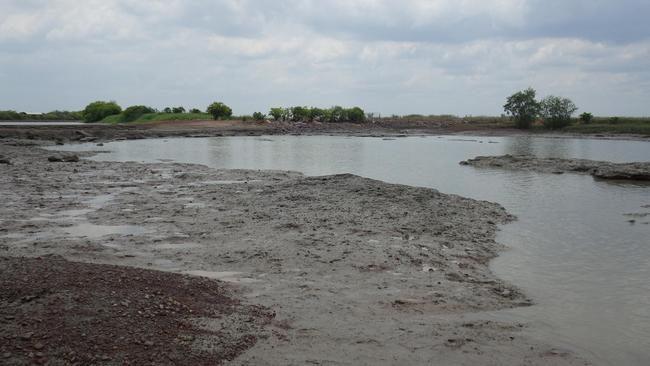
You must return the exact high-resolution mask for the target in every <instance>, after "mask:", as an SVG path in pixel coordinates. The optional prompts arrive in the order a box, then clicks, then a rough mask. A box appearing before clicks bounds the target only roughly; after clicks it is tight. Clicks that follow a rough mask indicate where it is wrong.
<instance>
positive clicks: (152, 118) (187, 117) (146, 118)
mask: <svg viewBox="0 0 650 366" xmlns="http://www.w3.org/2000/svg"><path fill="white" fill-rule="evenodd" d="M211 119H212V116H211V115H209V114H207V113H148V114H143V115H142V116H140V117H139V118H138V119H136V120H135V121H133V122H124V123H129V124H132V123H147V122H161V121H201V120H211ZM102 123H108V124H117V123H122V115H121V114H116V115H113V116H108V117H106V118H104V119H103V120H102Z"/></svg>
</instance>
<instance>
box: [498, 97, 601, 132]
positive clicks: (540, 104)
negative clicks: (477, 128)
mask: <svg viewBox="0 0 650 366" xmlns="http://www.w3.org/2000/svg"><path fill="white" fill-rule="evenodd" d="M536 95H537V92H536V91H535V89H533V88H528V89H525V90H522V91H518V92H516V93H514V94H513V95H511V96H509V97H508V99H507V100H506V104H505V105H504V106H503V109H504V111H505V112H506V113H507V114H508V115H510V116H511V118H512V119H513V120H514V122H515V126H516V127H517V128H521V129H529V128H531V127H532V126H533V124H534V123H535V122H536V121H537V120H538V119H540V118H541V121H542V124H543V126H544V127H546V128H549V129H560V128H564V127H567V126H568V125H570V124H571V118H572V116H573V114H574V113H575V112H576V111H577V110H578V107H576V105H575V103H573V101H572V100H571V99H569V98H564V97H558V96H555V95H549V96H547V97H545V98H543V99H542V100H539V101H538V100H537V99H536ZM593 117H594V116H593V115H592V114H591V113H587V112H585V113H583V114H581V115H580V120H581V121H582V122H583V123H585V124H588V123H591V121H592V120H593Z"/></svg>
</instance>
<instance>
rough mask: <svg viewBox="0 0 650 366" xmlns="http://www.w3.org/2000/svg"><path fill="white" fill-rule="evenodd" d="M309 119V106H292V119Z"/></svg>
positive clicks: (297, 120) (298, 120)
mask: <svg viewBox="0 0 650 366" xmlns="http://www.w3.org/2000/svg"><path fill="white" fill-rule="evenodd" d="M308 119H309V108H307V107H300V106H297V107H292V108H291V120H292V121H294V122H302V121H305V120H308Z"/></svg>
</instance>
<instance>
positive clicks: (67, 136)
mask: <svg viewBox="0 0 650 366" xmlns="http://www.w3.org/2000/svg"><path fill="white" fill-rule="evenodd" d="M449 134H460V135H475V136H522V135H523V136H535V137H548V138H593V139H617V140H618V139H623V140H641V141H650V135H639V134H607V133H593V134H581V133H575V132H572V133H568V132H566V133H562V132H550V131H537V130H535V131H522V130H517V129H513V128H507V127H505V126H500V125H493V124H470V123H462V122H459V121H454V122H417V121H408V120H407V121H379V122H375V123H372V122H367V123H317V122H315V123H294V122H271V121H266V122H242V121H235V120H231V121H164V122H153V123H137V124H115V125H111V124H82V125H64V126H35V125H22V126H17V125H14V126H2V125H0V138H18V139H32V140H49V141H56V142H58V143H65V142H94V141H96V142H104V141H112V140H127V139H144V138H160V137H218V136H245V135H250V136H260V135H346V136H375V137H388V136H391V137H395V136H409V135H449Z"/></svg>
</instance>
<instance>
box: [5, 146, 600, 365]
mask: <svg viewBox="0 0 650 366" xmlns="http://www.w3.org/2000/svg"><path fill="white" fill-rule="evenodd" d="M45 144H47V142H40V141H37V140H27V141H25V140H14V139H5V140H3V141H0V155H2V156H4V158H5V159H9V160H10V162H11V165H9V164H2V165H0V173H1V174H0V195H1V196H2V197H3V205H2V206H0V215H1V217H2V221H1V226H0V255H2V256H4V257H7V258H6V259H4V261H5V262H4V263H5V264H4V265H3V267H2V270H3V271H4V272H3V276H4V275H5V274H4V273H5V272H7V271H9V272H11V271H17V269H16V267H15V266H14V267H12V265H13V264H12V265H7V264H6V263H10V264H11V263H14V262H15V261H23V262H21V263H22V264H21V265H22V266H23V267H24V268H28V269H29V268H32V267H34V268H35V270H34V273H35V274H38V273H43V272H41V271H40V270H39V269H38V266H39V264H40V263H47V262H39V261H35V262H34V261H32V262H30V261H29V260H25V259H20V260H19V259H15V258H17V257H27V258H48V256H50V255H57V256H61V257H62V258H65V260H67V261H73V262H75V263H76V262H81V263H84V266H85V265H87V266H90V267H88V268H89V269H88V271H90V272H92V271H99V272H101V271H102V270H105V268H100V267H96V268H94V267H93V266H95V265H119V266H121V267H123V268H125V269H124V272H123V275H124V276H127V277H129V281H131V282H129V285H128V286H129V287H131V288H133V289H135V290H137V289H139V288H141V287H142V286H146V283H149V282H150V281H149V282H148V281H147V279H146V278H147V277H146V276H145V275H142V274H134V273H133V272H130V271H131V270H129V269H126V268H130V269H133V268H139V269H146V270H152V271H161V272H167V273H165V274H160V275H159V278H161V279H164V281H162V282H169V284H170V286H173V284H174V283H176V282H178V281H190V282H189V283H191V280H188V277H187V275H192V276H199V277H203V278H211V279H212V281H214V286H215V287H214V288H215V289H220V288H222V287H223V286H225V285H224V281H225V282H227V283H229V285H228V286H230V287H228V288H232V289H233V290H232V292H228V293H227V294H226V295H224V296H226V297H227V298H228V299H229V300H228V301H235V302H236V304H238V305H237V306H240V307H241V308H239V309H240V310H238V311H236V312H234V313H233V314H243V315H242V316H230V314H226V315H229V317H221V318H219V317H215V316H213V317H212V318H210V317H208V316H201V317H198V318H197V317H194V316H192V315H190V314H187V313H179V314H178V318H179V319H182V321H183V322H187V323H189V324H199V325H198V326H199V327H200V329H202V330H203V331H205V332H208V333H210V332H212V334H215V333H216V334H220V333H219V332H220V331H221V330H223V329H226V330H227V332H228V334H230V336H229V338H228V339H230V340H237V339H242V337H245V336H247V335H252V336H254V337H255V339H256V340H257V343H254V342H251V343H250V344H249V343H246V347H242V351H243V350H245V349H247V348H248V347H250V349H247V351H246V352H245V353H243V354H241V355H239V357H237V358H235V359H234V360H233V361H231V362H230V364H235V365H288V364H306V363H314V364H325V363H331V364H342V365H364V364H367V365H371V364H372V365H377V364H381V365H389V364H396V363H398V364H402V365H421V364H427V363H441V364H504V365H515V364H521V363H526V364H531V365H545V364H549V363H552V364H558V365H578V364H580V365H582V364H587V363H586V362H585V361H584V360H582V359H580V358H579V357H577V356H575V355H574V354H573V353H571V352H568V351H564V350H560V349H559V348H557V347H558V345H553V344H550V343H543V342H539V341H537V340H534V339H532V338H530V337H528V336H527V335H526V329H527V328H528V325H527V324H523V323H515V322H505V321H493V320H489V319H486V318H483V319H481V316H480V315H476V316H473V317H474V318H476V317H478V318H479V319H478V320H476V319H474V320H471V321H469V320H467V319H466V318H465V315H468V314H480V312H484V311H490V310H499V309H505V308H512V307H519V306H529V305H531V304H532V302H531V300H530V299H529V298H528V297H527V296H526V295H525V294H524V293H522V292H521V291H520V290H519V289H517V288H516V287H514V286H512V285H510V284H508V283H505V282H504V281H502V280H500V279H499V278H497V277H496V276H495V275H494V274H493V273H492V272H491V271H490V270H489V267H488V264H489V261H490V260H491V259H492V258H494V257H495V256H496V255H497V253H498V252H499V250H501V249H503V248H502V247H501V246H500V245H499V244H498V243H496V242H495V235H496V232H497V230H498V225H500V224H505V223H508V222H510V221H512V220H513V219H514V217H512V216H511V215H509V214H508V213H507V212H506V211H505V209H504V208H503V207H501V206H500V205H498V204H494V203H490V202H484V201H476V200H472V199H467V198H463V197H460V196H455V195H447V194H443V193H440V192H438V191H436V190H433V189H428V188H416V187H409V186H403V185H395V184H388V183H384V182H380V181H376V180H371V179H366V178H362V177H358V176H354V175H335V176H325V177H305V176H303V175H301V174H299V173H294V172H279V171H247V170H215V169H211V168H208V167H205V166H201V165H192V164H138V163H114V162H95V161H90V160H87V159H84V157H87V156H89V155H92V153H83V154H81V155H79V157H80V158H81V159H79V160H76V159H61V160H60V161H58V159H49V157H51V156H53V155H54V153H52V152H50V151H47V150H43V149H42V148H41V146H42V145H45ZM51 160H52V161H51ZM45 260H47V259H45ZM61 261H62V260H58V259H57V262H55V263H54V264H56V265H63V266H64V267H65V264H63V263H67V262H61ZM71 267H72V268H71V269H70V270H71V271H73V272H72V274H65V275H64V276H73V274H74V273H75V271H78V269H76V267H75V266H74V265H72V266H71ZM12 268H13V269H12ZM83 268H86V267H83ZM93 268H94V269H93ZM117 268H118V267H111V271H117V272H116V274H117V273H119V270H118V269H117ZM85 270H86V269H84V271H85ZM7 273H8V272H7ZM21 273H22V272H21ZM84 273H85V272H84ZM137 273H141V272H137ZM153 273H156V272H146V275H152V276H157V275H155V274H153ZM13 275H14V274H9V275H8V277H7V278H13V277H11V276H13ZM168 275H169V276H172V275H174V276H181V277H166V276H168ZM55 276H56V275H55ZM14 277H15V276H14ZM17 277H21V275H17ZM37 277H38V276H36V277H35V278H33V280H34V281H38V280H37ZM30 278H31V277H30ZM175 281H176V282H175ZM47 283H49V282H47V281H43V284H44V285H45V284H47ZM200 283H203V282H200ZM161 285H164V284H161ZM206 286H208V285H206ZM45 287H49V286H45ZM54 288H55V289H56V286H54ZM15 291H18V290H15ZM66 291H67V292H66V293H68V294H72V295H70V296H74V293H75V292H76V291H77V290H75V288H67V290H66ZM124 291H126V290H124ZM160 291H161V292H162V293H164V291H165V287H164V286H163V288H162V289H160ZM143 292H145V293H146V291H143ZM7 293H8V291H7V292H5V291H3V292H2V294H1V295H2V297H1V298H0V311H2V312H6V311H8V309H13V310H12V311H17V310H16V309H21V310H20V311H24V312H25V313H26V314H28V316H32V317H34V318H39V317H42V316H43V313H40V312H41V311H46V309H47V307H41V308H39V307H32V306H33V305H30V303H31V301H30V302H28V303H27V304H28V305H24V304H22V303H20V302H17V299H19V298H21V297H16V296H13V297H10V296H8V295H7ZM56 293H57V292H56V291H54V294H56ZM217 295H219V293H217ZM217 295H215V296H217ZM24 296H33V295H30V294H27V293H26V295H24ZM50 296H55V295H47V296H45V297H43V299H48V300H49V299H51V298H52V297H50ZM79 296H81V295H79ZM83 296H92V292H87V293H84V295H83ZM125 296H131V295H125ZM143 296H144V295H143ZM101 298H102V297H98V299H95V300H94V301H93V302H89V303H88V306H89V307H91V308H92V307H98V308H101V307H102V306H106V304H107V303H106V302H102V301H101ZM38 299H40V298H35V300H36V301H40V300H38ZM106 301H108V302H112V301H115V300H113V299H112V298H110V297H109V298H107V300H106ZM179 302H180V301H179ZM191 302H192V301H189V302H186V303H184V304H186V305H187V306H191ZM203 305H205V306H207V304H204V303H201V302H199V303H198V304H197V305H196V306H198V307H199V308H200V307H201V306H203ZM218 305H219V302H217V304H216V305H214V306H218ZM199 308H197V311H199V310H198V309H199ZM207 309H211V308H210V307H207ZM250 309H259V311H258V315H257V316H254V317H253V318H252V319H253V320H249V318H250V317H249V316H248V314H250ZM68 310H69V308H66V307H64V308H63V309H62V312H59V313H55V314H54V315H53V316H55V317H59V319H61V317H62V318H63V319H65V317H68V316H74V315H75V314H74V313H67V311H68ZM89 314H90V316H89V317H90V321H92V319H95V318H97V317H98V315H97V314H98V313H97V312H90V313H89ZM212 314H213V315H214V311H213V312H212ZM269 314H273V315H274V318H273V320H272V321H271V320H268V319H271V318H272V317H271V316H270V315H269ZM99 319H100V320H101V317H100V318H99ZM264 319H267V321H266V322H264V321H263V320H264ZM5 320H6V322H8V324H12V327H15V328H12V329H14V330H13V333H12V334H21V331H23V330H25V331H27V330H29V329H28V328H25V329H23V328H21V327H24V325H23V323H21V322H14V321H13V320H14V319H8V318H5ZM251 323H252V324H253V325H250V324H251ZM142 326H143V327H145V328H147V327H150V325H147V323H143V325H142ZM126 331H127V330H126V329H125V330H124V332H126ZM169 332H171V335H170V337H169V338H164V339H162V340H161V341H160V343H161V346H162V347H164V346H166V345H170V346H173V347H175V346H177V345H175V344H174V343H173V340H174V339H177V338H178V337H179V336H180V335H182V333H178V334H177V333H175V331H173V330H170V331H169ZM34 334H36V333H34ZM111 334H113V333H111ZM114 335H115V337H116V338H118V339H119V337H121V336H123V337H127V334H125V333H122V332H120V331H119V330H114ZM260 335H265V336H263V337H260ZM188 342H189V343H188V345H187V346H188V347H189V349H191V350H193V351H192V352H195V353H192V354H193V355H199V356H201V355H205V354H208V355H213V356H214V355H216V356H217V357H218V356H219V355H220V353H219V352H220V350H223V349H224V346H223V345H222V343H220V342H219V341H216V342H215V341H214V338H209V337H208V338H200V339H198V338H197V339H194V338H193V339H192V340H191V341H188ZM233 342H234V341H233ZM154 343H156V342H154ZM253 343H254V345H253ZM156 344H157V343H156ZM233 344H238V343H237V342H235V343H233ZM43 349H44V348H43ZM237 349H238V348H237ZM30 352H31V354H32V355H33V354H35V353H34V350H31V349H29V347H28V346H26V345H22V344H21V345H20V348H16V346H15V344H14V343H6V342H5V343H3V344H2V345H0V353H9V354H10V356H9V357H18V356H16V355H21V356H20V357H28V356H29V355H30ZM39 352H41V353H42V354H43V357H44V358H47V359H52V358H54V359H55V360H58V361H60V362H61V363H62V364H65V362H66V359H64V358H60V357H59V356H57V353H54V352H53V353H49V352H46V351H44V350H41V351H39ZM98 354H99V356H100V358H101V357H104V356H106V357H107V358H110V360H106V362H108V363H107V364H111V362H112V363H113V364H121V363H120V361H123V357H124V356H123V355H120V354H116V353H111V352H110V351H109V350H106V351H105V350H102V352H99V353H98ZM25 355H27V356H25ZM199 356H197V357H199ZM57 357H59V358H57ZM201 357H203V356H201ZM161 363H163V364H164V363H166V361H165V362H163V361H161ZM169 364H174V362H171V361H170V362H169Z"/></svg>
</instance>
